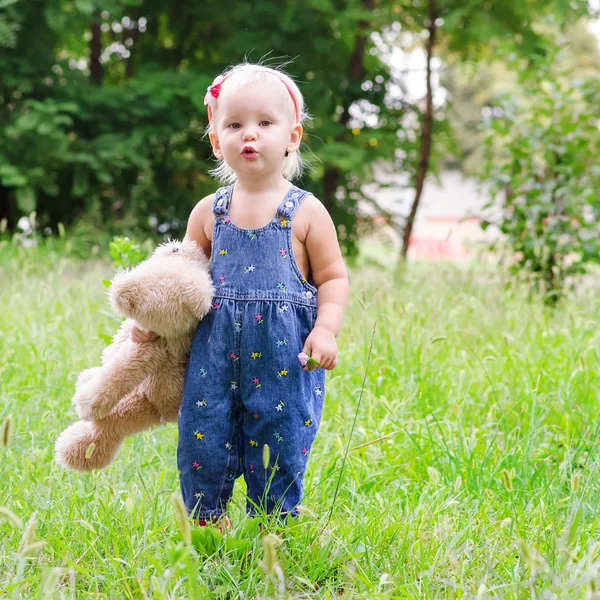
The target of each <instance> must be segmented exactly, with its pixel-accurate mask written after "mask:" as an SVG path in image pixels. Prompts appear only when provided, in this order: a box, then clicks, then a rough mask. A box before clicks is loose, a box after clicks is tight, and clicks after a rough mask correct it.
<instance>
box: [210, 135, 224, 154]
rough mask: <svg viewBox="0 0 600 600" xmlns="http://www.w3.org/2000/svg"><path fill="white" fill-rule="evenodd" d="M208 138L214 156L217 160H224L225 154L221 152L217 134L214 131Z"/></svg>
mask: <svg viewBox="0 0 600 600" xmlns="http://www.w3.org/2000/svg"><path fill="white" fill-rule="evenodd" d="M208 137H209V139H210V145H211V146H212V149H213V154H214V155H215V156H216V157H217V158H223V153H222V152H221V144H219V138H218V137H217V134H216V133H215V132H214V131H211V132H210V133H209V134H208Z"/></svg>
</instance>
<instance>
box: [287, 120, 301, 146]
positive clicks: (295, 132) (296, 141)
mask: <svg viewBox="0 0 600 600" xmlns="http://www.w3.org/2000/svg"><path fill="white" fill-rule="evenodd" d="M302 132H303V129H302V125H300V123H296V124H295V125H294V128H293V129H292V131H291V132H290V143H289V144H288V145H287V151H288V152H294V151H296V150H298V148H299V147H300V142H301V141H302Z"/></svg>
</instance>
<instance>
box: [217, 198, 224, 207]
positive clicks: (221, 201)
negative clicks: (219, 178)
mask: <svg viewBox="0 0 600 600" xmlns="http://www.w3.org/2000/svg"><path fill="white" fill-rule="evenodd" d="M217 206H223V198H221V199H220V200H217Z"/></svg>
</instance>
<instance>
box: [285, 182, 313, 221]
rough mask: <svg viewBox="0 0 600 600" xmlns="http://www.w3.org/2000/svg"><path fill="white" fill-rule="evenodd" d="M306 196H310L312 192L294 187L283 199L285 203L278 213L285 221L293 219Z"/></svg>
mask: <svg viewBox="0 0 600 600" xmlns="http://www.w3.org/2000/svg"><path fill="white" fill-rule="evenodd" d="M306 196H310V192H307V191H306V190H301V189H300V188H299V187H296V186H295V185H293V186H292V187H291V189H290V191H289V192H288V193H287V195H286V197H285V198H284V199H283V202H282V203H281V204H280V205H279V208H278V209H277V213H278V214H279V215H280V216H282V217H283V218H284V219H291V218H292V217H293V216H294V214H295V212H296V211H297V210H298V208H299V206H300V204H301V203H302V200H304V198H306Z"/></svg>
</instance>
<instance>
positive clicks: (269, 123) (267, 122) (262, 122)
mask: <svg viewBox="0 0 600 600" xmlns="http://www.w3.org/2000/svg"><path fill="white" fill-rule="evenodd" d="M264 123H266V124H267V127H268V126H269V125H271V121H261V122H260V124H261V125H263V124H264Z"/></svg>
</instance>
